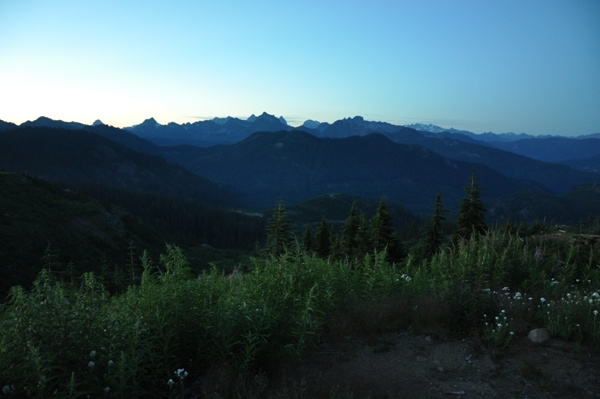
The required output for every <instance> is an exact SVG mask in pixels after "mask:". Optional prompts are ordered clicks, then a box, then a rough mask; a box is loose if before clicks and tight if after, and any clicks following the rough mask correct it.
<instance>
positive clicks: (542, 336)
mask: <svg viewBox="0 0 600 399" xmlns="http://www.w3.org/2000/svg"><path fill="white" fill-rule="evenodd" d="M527 337H528V338H529V340H530V341H531V342H535V343H536V344H542V343H544V342H547V341H549V340H550V333H549V332H548V330H547V329H545V328H536V329H535V330H531V331H529V335H528V336H527Z"/></svg>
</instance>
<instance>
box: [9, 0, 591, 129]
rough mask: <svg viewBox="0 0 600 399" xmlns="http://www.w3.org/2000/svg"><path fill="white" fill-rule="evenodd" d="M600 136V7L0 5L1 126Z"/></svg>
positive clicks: (559, 1) (26, 0)
mask: <svg viewBox="0 0 600 399" xmlns="http://www.w3.org/2000/svg"><path fill="white" fill-rule="evenodd" d="M263 111H266V112H268V113H270V114H275V115H276V116H280V115H283V116H284V117H285V118H286V119H287V120H288V122H289V123H290V124H292V125H298V124H301V123H302V122H303V121H304V120H306V119H315V120H319V121H321V122H325V121H326V122H333V121H334V120H336V119H340V118H344V117H352V116H355V115H362V116H363V117H365V119H367V120H377V121H387V122H391V123H395V124H411V123H417V122H421V123H433V124H437V125H440V126H443V127H455V128H458V129H466V130H470V131H473V132H476V133H480V132H484V131H493V132H496V133H500V132H507V131H513V132H516V133H520V132H526V133H530V134H536V135H537V134H560V135H579V134H589V133H597V132H600V1H598V0H588V1H584V0H540V1H529V0H518V1H512V0H502V1H492V0H489V1H488V0H472V1H453V0H439V1H433V0H431V1H428V0H419V1H402V0H397V1H377V0H371V1H368V2H367V1H352V0H344V1H333V0H332V1H328V0H318V1H312V0H302V1H282V0H277V1H261V0H254V1H225V0H223V1H210V2H209V1H176V0H175V1H150V0H147V1H134V0H119V1H112V0H102V1H91V0H90V1H87V0H85V1H84V0H76V1H67V0H53V1H46V0H43V1H42V0H40V1H34V0H1V1H0V119H2V120H5V121H11V122H15V123H21V122H24V121H26V120H33V119H36V118H37V117H39V116H41V115H44V116H48V117H50V118H53V119H62V120H65V121H78V122H82V123H88V124H91V123H92V122H93V121H94V120H95V119H101V120H102V121H103V122H104V123H107V124H111V125H115V126H119V127H123V126H131V125H133V124H137V123H140V122H141V121H142V120H144V119H145V118H148V117H151V116H153V117H155V118H156V119H157V120H158V122H160V123H168V122H171V121H174V122H178V123H183V122H193V121H195V120H198V119H206V118H212V117H215V116H218V117H224V116H228V115H231V116H237V117H242V118H247V117H248V116H249V115H250V114H252V113H254V114H259V113H262V112H263Z"/></svg>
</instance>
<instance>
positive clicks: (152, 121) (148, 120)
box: [141, 118, 159, 126]
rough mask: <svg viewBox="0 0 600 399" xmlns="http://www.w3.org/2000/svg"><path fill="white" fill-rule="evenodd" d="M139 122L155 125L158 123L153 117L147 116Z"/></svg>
mask: <svg viewBox="0 0 600 399" xmlns="http://www.w3.org/2000/svg"><path fill="white" fill-rule="evenodd" d="M141 124H142V125H153V126H156V125H158V124H159V123H158V122H157V121H156V119H154V118H148V119H146V120H145V121H143V122H142V123H141Z"/></svg>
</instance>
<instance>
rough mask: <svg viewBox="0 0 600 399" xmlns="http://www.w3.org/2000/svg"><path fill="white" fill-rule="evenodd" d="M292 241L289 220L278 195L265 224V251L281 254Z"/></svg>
mask: <svg viewBox="0 0 600 399" xmlns="http://www.w3.org/2000/svg"><path fill="white" fill-rule="evenodd" d="M292 242H293V237H292V231H291V225H290V220H289V219H288V215H287V211H286V210H285V205H284V204H283V199H282V198H281V197H279V200H278V201H277V204H275V208H274V209H273V216H271V219H269V223H268V225H267V245H266V247H265V252H266V253H268V254H271V255H275V256H279V255H281V254H283V253H284V252H285V251H286V249H287V248H289V247H290V245H291V244H292Z"/></svg>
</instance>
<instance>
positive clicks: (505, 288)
mask: <svg viewBox="0 0 600 399" xmlns="http://www.w3.org/2000/svg"><path fill="white" fill-rule="evenodd" d="M502 291H510V288H508V287H504V288H502Z"/></svg>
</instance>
